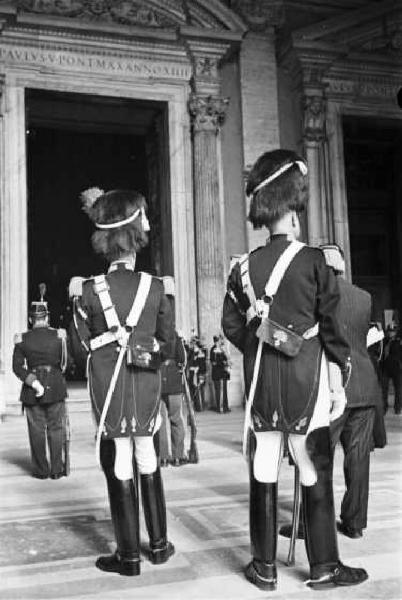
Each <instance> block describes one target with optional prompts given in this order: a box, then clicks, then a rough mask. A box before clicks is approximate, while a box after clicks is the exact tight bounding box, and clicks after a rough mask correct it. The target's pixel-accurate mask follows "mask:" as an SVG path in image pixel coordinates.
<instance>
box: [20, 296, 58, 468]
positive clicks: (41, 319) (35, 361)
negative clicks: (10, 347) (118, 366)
mask: <svg viewBox="0 0 402 600" xmlns="http://www.w3.org/2000/svg"><path fill="white" fill-rule="evenodd" d="M29 321H30V323H31V325H32V328H31V329H30V330H29V331H26V332H25V333H22V334H17V335H16V336H15V338H14V344H15V345H14V353H13V371H14V373H15V375H16V376H17V377H18V378H19V379H20V380H21V381H22V383H23V385H22V389H21V395H20V400H21V402H22V405H23V407H24V410H25V414H26V416H27V422H28V432H29V442H30V446H31V459H32V475H33V477H36V478H38V479H47V478H48V477H50V478H51V479H59V478H60V477H62V476H63V475H68V467H67V465H68V463H69V460H68V456H67V454H66V452H68V444H67V437H68V420H67V414H66V406H65V398H66V396H67V388H66V382H65V379H64V375H63V373H64V371H65V369H66V365H67V344H66V337H67V336H66V332H65V330H64V329H52V328H51V327H49V312H48V308H47V303H46V302H44V301H41V302H32V303H31V305H30V308H29ZM47 444H48V446H49V454H50V465H49V462H48V459H47V456H46V445H47Z"/></svg>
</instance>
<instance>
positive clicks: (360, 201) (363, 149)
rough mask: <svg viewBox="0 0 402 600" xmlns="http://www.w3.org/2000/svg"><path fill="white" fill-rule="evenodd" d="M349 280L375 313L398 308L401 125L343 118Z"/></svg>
mask: <svg viewBox="0 0 402 600" xmlns="http://www.w3.org/2000/svg"><path fill="white" fill-rule="evenodd" d="M344 147H345V170H346V184H347V198H348V212H349V229H350V250H351V262H352V279H353V282H354V283H355V284H356V285H358V286H360V287H362V288H364V289H366V290H367V291H369V292H370V293H371V294H372V297H373V308H374V318H375V319H376V320H378V321H382V322H383V323H384V311H385V310H390V311H391V310H392V311H398V312H399V315H401V314H402V313H401V309H402V304H401V303H402V205H401V203H400V201H398V198H400V197H401V193H402V172H401V169H400V165H401V163H402V126H401V122H400V121H387V120H385V119H380V118H378V119H373V118H370V119H369V118H355V117H353V118H352V117H347V118H345V119H344Z"/></svg>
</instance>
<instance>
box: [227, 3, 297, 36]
mask: <svg viewBox="0 0 402 600" xmlns="http://www.w3.org/2000/svg"><path fill="white" fill-rule="evenodd" d="M231 8H232V10H234V11H235V12H237V13H238V14H239V15H240V16H241V17H242V19H243V20H244V21H245V22H246V23H247V25H248V27H249V29H250V30H251V31H255V32H264V31H266V30H267V29H268V28H269V27H278V26H279V25H281V24H282V23H283V22H284V19H285V14H284V7H283V0H234V1H233V2H232V3H231Z"/></svg>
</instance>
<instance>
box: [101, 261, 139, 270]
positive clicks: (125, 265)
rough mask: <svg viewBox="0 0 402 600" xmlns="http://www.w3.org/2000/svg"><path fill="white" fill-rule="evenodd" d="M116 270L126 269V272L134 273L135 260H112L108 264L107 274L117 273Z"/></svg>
mask: <svg viewBox="0 0 402 600" xmlns="http://www.w3.org/2000/svg"><path fill="white" fill-rule="evenodd" d="M117 269H126V270H127V271H134V269H135V260H134V261H131V260H114V261H113V262H112V263H110V267H109V268H108V271H107V272H108V273H112V272H113V271H117Z"/></svg>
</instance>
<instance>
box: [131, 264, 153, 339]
mask: <svg viewBox="0 0 402 600" xmlns="http://www.w3.org/2000/svg"><path fill="white" fill-rule="evenodd" d="M151 283H152V275H149V273H142V272H141V273H140V283H139V284H138V290H137V293H136V295H135V298H134V302H133V305H132V307H131V310H130V313H129V315H128V317H127V319H126V325H128V326H129V327H131V328H133V327H136V325H137V323H138V321H139V318H140V316H141V313H142V311H143V310H144V306H145V302H146V301H147V298H148V294H149V290H150V288H151Z"/></svg>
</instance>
